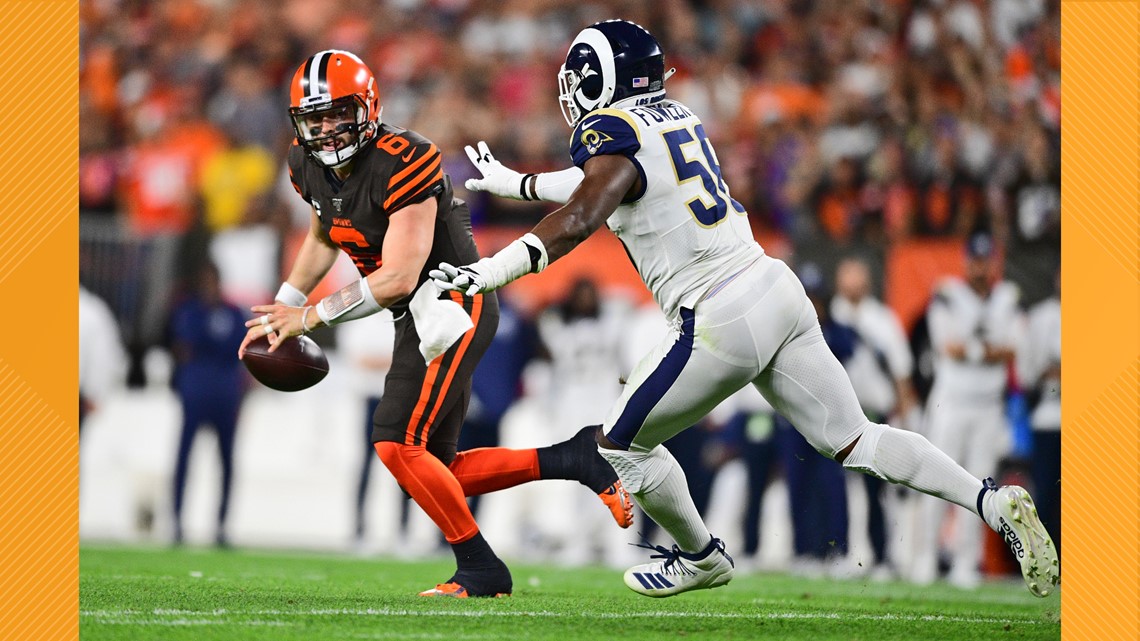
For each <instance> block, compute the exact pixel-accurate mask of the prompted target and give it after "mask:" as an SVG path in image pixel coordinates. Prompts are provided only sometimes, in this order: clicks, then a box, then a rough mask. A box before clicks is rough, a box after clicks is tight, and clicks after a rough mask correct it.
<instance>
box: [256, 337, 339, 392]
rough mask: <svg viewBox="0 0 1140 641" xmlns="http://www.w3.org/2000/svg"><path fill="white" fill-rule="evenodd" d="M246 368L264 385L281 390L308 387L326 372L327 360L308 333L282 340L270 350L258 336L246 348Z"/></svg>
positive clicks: (318, 380) (294, 390) (265, 341)
mask: <svg viewBox="0 0 1140 641" xmlns="http://www.w3.org/2000/svg"><path fill="white" fill-rule="evenodd" d="M242 362H243V363H245V368H246V369H247V370H249V373H250V374H253V377H254V378H256V379H257V380H258V381H260V382H261V384H262V385H264V386H266V387H270V388H273V389H275V390H278V391H282V392H296V391H298V390H303V389H307V388H310V387H312V386H314V385H316V384H317V383H319V382H321V379H323V378H324V377H325V375H326V374H328V373H329V361H328V359H327V358H325V353H324V352H323V351H321V348H320V346H319V345H317V344H316V343H315V342H313V339H311V338H309V337H308V336H295V337H293V338H287V339H285V342H284V343H282V344H281V345H280V346H279V347H278V348H277V350H276V351H274V352H273V353H272V354H270V353H269V341H268V340H266V339H265V338H259V339H257V340H255V341H253V342H252V343H250V344H249V345H247V346H246V348H245V356H244V357H242Z"/></svg>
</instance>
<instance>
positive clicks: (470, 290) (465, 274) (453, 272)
mask: <svg viewBox="0 0 1140 641" xmlns="http://www.w3.org/2000/svg"><path fill="white" fill-rule="evenodd" d="M480 262H482V261H480ZM480 267H481V266H480V265H479V263H472V264H470V265H463V266H461V267H454V266H452V265H450V264H448V263H440V264H439V269H433V270H431V271H429V272H428V276H431V278H432V280H434V281H435V284H436V285H438V286H439V288H440V289H443V290H447V291H453V292H463V293H464V294H466V295H468V296H474V295H475V294H478V293H480V292H485V291H488V290H490V289H494V288H493V287H488V281H487V275H486V274H485V273H483V271H482V270H481V269H480Z"/></svg>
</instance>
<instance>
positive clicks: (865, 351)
mask: <svg viewBox="0 0 1140 641" xmlns="http://www.w3.org/2000/svg"><path fill="white" fill-rule="evenodd" d="M830 309H831V317H832V319H834V320H835V321H836V322H837V323H841V324H843V325H846V326H848V327H850V328H852V329H854V330H855V333H856V334H858V335H859V344H858V345H857V346H856V348H855V353H854V354H852V355H851V358H849V359H847V360H846V361H845V362H844V363H843V368H844V369H845V370H847V375H848V376H849V377H850V378H851V386H852V387H854V388H855V395H856V396H858V397H859V404H860V405H862V406H863V409H864V410H865V411H867V412H871V413H874V414H877V415H878V416H879V418H884V417H886V416H887V415H889V414H890V413H891V411H892V410H893V409H894V407H895V403H896V401H897V399H896V391H895V389H896V388H895V381H898V380H902V379H904V378H909V377H910V370H911V367H912V366H913V365H914V358H913V357H912V356H911V353H910V344H909V343H907V340H906V334H904V333H903V329H902V324H901V323H899V319H898V316H896V315H895V313H894V312H893V311H891V308H889V307H887V306H886V305H884V304H883V303H881V302H879V301H878V300H876V299H874V298H871V297H870V296H867V297H864V298H863V299H862V300H860V301H858V302H857V303H853V302H851V301H850V300H848V299H846V298H844V297H842V296H836V297H835V298H833V299H832V300H831V306H830Z"/></svg>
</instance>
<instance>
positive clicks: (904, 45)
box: [80, 0, 1061, 298]
mask: <svg viewBox="0 0 1140 641" xmlns="http://www.w3.org/2000/svg"><path fill="white" fill-rule="evenodd" d="M618 16H620V17H624V18H627V19H632V20H634V21H636V22H639V23H641V24H643V25H645V26H646V27H647V28H648V29H649V30H650V31H651V32H653V33H654V34H656V35H657V37H658V38H659V39H660V41H661V43H662V47H663V48H664V50H665V53H666V62H667V64H668V65H669V66H674V67H676V69H677V75H676V76H674V77H673V78H672V79H671V80H670V83H669V93H670V95H671V96H673V97H675V98H677V99H679V100H681V101H682V102H685V103H686V104H688V105H689V106H690V107H691V108H693V110H694V111H695V112H696V113H698V114H700V115H701V117H702V119H703V120H704V122H705V128H706V130H707V131H708V132H709V135H710V138H711V139H712V141H713V142H714V144H715V147H716V149H717V151H718V154H719V155H720V157H721V161H722V165H723V166H724V171H725V172H726V174H727V175H726V179H727V182H728V184H730V185H731V186H732V189H733V195H734V196H735V197H736V198H737V200H739V201H740V202H741V203H743V204H744V205H745V206H746V207H747V209H748V211H749V213H750V216H751V217H752V219H753V221H754V224H755V225H756V226H757V227H758V228H759V229H762V230H766V231H771V232H773V233H778V234H782V235H785V236H787V237H788V238H790V239H791V240H792V241H793V242H794V243H796V244H801V243H824V244H839V245H845V244H851V243H865V244H871V245H878V246H883V245H887V244H889V243H892V242H895V241H900V240H905V239H907V238H911V237H929V236H965V235H966V234H968V233H969V232H971V231H973V230H976V229H978V228H988V229H990V230H992V232H993V233H994V235H995V237H996V238H997V239H998V241H999V244H1000V245H1001V246H1002V247H1003V248H1007V249H1008V250H1009V253H1010V254H1011V256H1016V255H1018V254H1022V253H1025V252H1030V253H1033V252H1036V253H1043V254H1045V255H1046V256H1045V258H1042V259H1040V260H1041V261H1045V262H1042V265H1044V267H1041V268H1039V270H1038V271H1034V272H1033V273H1034V274H1036V275H1040V274H1045V275H1046V277H1047V274H1048V273H1049V271H1050V268H1049V266H1048V265H1047V259H1048V258H1050V257H1055V256H1056V255H1057V253H1058V251H1059V250H1058V248H1059V233H1060V216H1059V210H1060V118H1061V108H1060V86H1061V85H1060V81H1061V66H1060V3H1059V2H1057V1H1055V0H1048V1H1047V0H992V1H982V0H914V1H908V0H856V1H851V0H783V1H781V0H761V1H756V0H749V1H740V0H707V1H704V2H698V1H686V0H665V2H648V1H634V2H617V1H597V2H589V3H579V2H573V3H572V2H566V1H564V0H538V1H532V0H507V1H499V0H494V1H492V0H394V1H390V2H364V1H361V0H343V1H334V0H289V1H288V2H280V3H278V2H270V1H268V0H166V1H162V2H147V1H141V0H118V1H116V0H85V1H84V2H82V3H81V21H80V34H81V46H80V77H81V92H80V132H81V138H80V163H81V170H80V208H81V210H82V211H83V212H84V213H86V214H92V215H94V214H104V215H114V216H123V217H125V218H126V220H127V221H129V223H130V225H131V227H132V228H133V229H134V230H136V231H137V232H139V233H142V234H147V233H155V232H159V231H175V232H184V231H186V230H188V229H190V228H191V227H192V226H194V225H195V224H197V223H198V222H201V223H202V224H204V225H205V226H206V227H207V228H209V229H211V230H219V229H224V228H227V227H231V226H235V225H243V224H253V223H257V222H261V221H265V220H267V219H268V220H277V221H278V223H279V224H281V225H289V224H290V221H289V219H288V217H287V216H286V214H287V213H288V212H289V211H290V210H295V209H296V208H297V207H298V204H297V203H298V202H299V201H297V199H296V198H295V197H293V196H292V194H289V193H288V192H287V191H286V190H282V189H276V190H275V189H274V185H275V184H279V183H280V181H279V180H275V178H276V177H277V176H278V174H280V169H281V165H282V159H283V157H284V155H285V151H286V149H287V147H288V144H289V142H290V136H291V135H292V133H291V129H290V127H289V126H288V124H287V120H286V117H285V109H286V106H287V104H288V103H287V95H286V92H285V87H286V84H287V82H288V79H289V78H290V77H291V74H292V72H293V71H294V69H295V67H296V65H298V64H299V63H300V61H302V60H304V59H305V58H306V57H307V56H309V55H311V54H312V53H313V52H315V51H318V50H321V49H326V48H341V49H347V50H350V51H354V52H356V53H358V54H360V55H361V56H362V58H363V59H364V60H365V62H366V63H368V64H369V65H370V66H371V68H372V69H373V70H374V72H375V73H376V74H377V80H378V84H379V88H380V95H381V102H382V104H383V106H384V112H383V118H384V119H385V120H386V121H389V122H392V123H395V124H399V125H402V126H407V127H409V128H412V129H415V130H417V131H420V132H422V133H423V134H425V135H426V136H428V137H429V138H431V139H432V140H433V141H435V142H436V143H437V144H438V145H439V147H440V148H441V149H442V150H443V151H444V154H445V167H446V169H447V171H448V173H450V174H451V175H452V177H453V178H454V179H457V180H456V182H457V183H461V180H459V179H462V178H464V177H466V176H468V175H470V173H471V171H472V169H471V168H470V167H469V166H468V163H467V161H466V159H465V157H464V155H463V153H462V147H463V145H465V144H472V143H474V142H475V141H478V140H486V141H488V142H489V143H490V145H491V148H492V149H493V150H495V151H496V153H497V155H498V156H499V157H500V158H501V159H502V160H503V161H504V163H506V164H507V165H508V166H512V167H517V168H518V169H520V170H523V171H541V170H546V169H556V168H562V167H565V166H567V164H568V160H569V159H568V155H567V134H568V131H567V129H566V128H565V124H564V123H563V121H562V119H561V117H560V116H559V112H558V107H557V101H556V100H555V97H556V94H557V84H556V81H555V73H556V71H557V69H558V67H559V65H560V63H561V60H562V57H563V56H564V55H565V51H566V48H567V46H568V43H569V41H570V39H571V38H572V37H573V35H574V34H575V33H576V32H577V31H578V30H579V29H580V28H581V27H583V26H585V25H588V24H590V23H592V22H594V21H597V20H601V19H606V18H611V17H618ZM475 200H476V201H477V202H476V206H475V207H474V211H475V217H476V222H477V223H489V224H495V223H502V222H526V223H529V222H533V220H534V219H535V218H536V217H538V216H541V215H542V214H543V213H544V212H545V211H547V210H546V209H544V208H543V207H542V206H541V205H535V204H530V203H525V204H524V203H514V202H503V201H497V200H490V199H487V198H482V197H480V198H476V199H475ZM302 213H303V212H302ZM283 216H284V217H285V219H282V217H283ZM292 220H293V221H294V223H293V224H303V223H304V221H305V218H304V216H296V217H294V218H293V219H292ZM1034 291H1037V288H1034ZM1046 294H1047V292H1044V291H1043V292H1041V293H1040V295H1037V296H1035V298H1044V296H1045V295H1046Z"/></svg>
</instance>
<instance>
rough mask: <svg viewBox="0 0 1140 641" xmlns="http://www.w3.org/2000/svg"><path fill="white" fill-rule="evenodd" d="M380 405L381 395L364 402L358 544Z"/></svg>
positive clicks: (357, 525) (362, 529)
mask: <svg viewBox="0 0 1140 641" xmlns="http://www.w3.org/2000/svg"><path fill="white" fill-rule="evenodd" d="M379 405H380V397H379V396H369V397H368V398H367V399H366V400H365V402H364V411H365V414H364V416H365V421H364V443H365V444H366V445H368V447H367V448H365V449H364V450H363V451H362V453H363V454H364V460H362V461H361V462H360V476H359V477H358V478H357V482H356V526H355V529H354V530H353V532H354V536H355V537H356V543H357V545H360V544H362V543H363V541H364V529H365V525H366V519H365V509H364V503H365V499H366V498H367V497H368V480H369V478H371V471H372V461H373V460H375V458H376V454H375V450H373V448H372V444H371V440H372V416H373V415H374V414H375V413H376V408H377V406H379Z"/></svg>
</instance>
